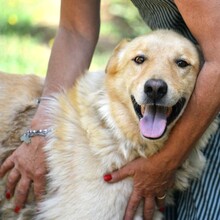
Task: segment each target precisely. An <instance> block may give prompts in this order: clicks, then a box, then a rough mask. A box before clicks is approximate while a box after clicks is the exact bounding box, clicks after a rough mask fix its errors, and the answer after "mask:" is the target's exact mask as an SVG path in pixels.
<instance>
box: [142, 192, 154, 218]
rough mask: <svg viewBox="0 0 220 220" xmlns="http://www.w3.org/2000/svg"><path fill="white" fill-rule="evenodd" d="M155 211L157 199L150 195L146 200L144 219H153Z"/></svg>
mask: <svg viewBox="0 0 220 220" xmlns="http://www.w3.org/2000/svg"><path fill="white" fill-rule="evenodd" d="M154 212H155V200H154V197H153V196H148V197H146V198H145V201H144V219H145V220H152V219H153V216H154Z"/></svg>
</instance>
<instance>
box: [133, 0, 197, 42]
mask: <svg viewBox="0 0 220 220" xmlns="http://www.w3.org/2000/svg"><path fill="white" fill-rule="evenodd" d="M131 1H132V2H133V4H134V5H135V6H136V7H137V8H138V10H139V13H140V15H141V16H142V18H143V20H144V21H145V23H146V24H147V25H148V26H149V27H150V28H151V29H152V30H155V29H159V28H166V29H173V30H175V31H177V32H180V33H181V34H182V35H184V36H185V37H187V38H188V39H190V40H191V41H192V42H194V43H197V41H196V40H195V38H194V37H193V35H192V34H191V33H190V31H189V29H188V28H187V26H186V24H185V22H184V21H183V18H182V16H181V15H180V13H179V11H178V9H177V7H176V5H175V4H174V2H173V1H172V0H131Z"/></svg>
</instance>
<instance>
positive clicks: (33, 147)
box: [0, 0, 100, 211]
mask: <svg viewBox="0 0 220 220" xmlns="http://www.w3.org/2000/svg"><path fill="white" fill-rule="evenodd" d="M99 9H100V0H90V1H87V0H62V2H61V16H60V24H59V29H58V32H57V35H56V38H55V42H54V45H53V48H52V52H51V56H50V61H49V66H48V71H47V76H46V80H45V85H44V89H43V94H42V96H50V95H52V94H53V93H57V92H60V91H61V90H62V89H64V90H66V89H68V88H70V87H71V86H72V85H73V84H74V81H75V79H76V78H77V77H78V76H79V75H80V74H82V73H83V72H84V71H85V70H86V69H88V67H89V64H90V61H91V58H92V55H93V52H94V48H95V46H96V43H97V39H98V34H99V23H100V18H99ZM48 13H49V9H48ZM46 106H47V102H46V101H42V103H41V104H40V106H39V107H38V110H37V112H36V114H35V116H34V118H33V120H32V123H31V125H30V128H31V129H43V128H46V127H45V126H47V125H46V124H45V121H46V120H47V119H48V118H49V116H48V115H47V114H46V112H45V107H46ZM44 145H45V141H44V138H42V137H34V138H32V142H31V143H30V144H28V146H27V144H25V143H22V145H21V146H19V147H18V148H17V149H16V150H15V151H14V153H13V154H12V155H11V156H9V157H8V158H7V159H6V161H5V162H4V163H3V164H2V166H1V167H0V177H3V176H4V175H5V174H6V173H7V172H8V171H9V170H10V171H9V176H8V180H7V186H6V192H7V197H8V198H9V197H10V196H12V195H13V194H15V211H19V210H20V208H22V207H23V205H24V203H25V200H26V197H27V193H28V190H29V187H30V184H31V182H32V181H33V185H34V191H35V195H36V197H37V198H40V196H41V195H42V193H43V192H44V187H45V174H46V171H47V169H46V162H45V156H44V152H43V149H42V148H43V146H44ZM15 189H16V190H15ZM14 191H15V192H14ZM9 195H10V196H9Z"/></svg>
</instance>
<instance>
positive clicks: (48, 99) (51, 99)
mask: <svg viewBox="0 0 220 220" xmlns="http://www.w3.org/2000/svg"><path fill="white" fill-rule="evenodd" d="M44 100H46V101H53V100H54V98H53V97H50V96H41V97H40V98H38V99H37V104H40V102H41V101H44Z"/></svg>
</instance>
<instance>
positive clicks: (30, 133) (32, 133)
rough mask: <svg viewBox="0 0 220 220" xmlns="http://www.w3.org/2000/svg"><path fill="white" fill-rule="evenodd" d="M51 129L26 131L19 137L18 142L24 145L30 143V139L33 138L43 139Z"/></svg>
mask: <svg viewBox="0 0 220 220" xmlns="http://www.w3.org/2000/svg"><path fill="white" fill-rule="evenodd" d="M50 131H52V129H42V130H28V131H27V132H25V133H24V134H23V135H22V136H21V137H20V140H21V141H23V142H25V143H26V144H29V143H31V138H32V137H35V136H42V137H45V136H46V135H47V134H48V133H49V132H50Z"/></svg>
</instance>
